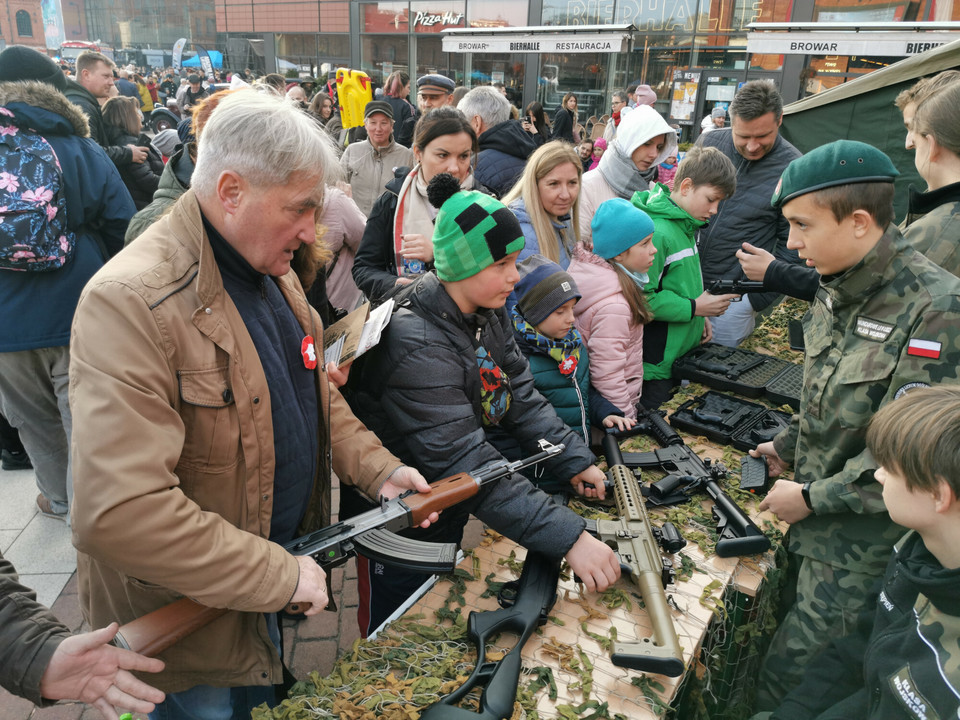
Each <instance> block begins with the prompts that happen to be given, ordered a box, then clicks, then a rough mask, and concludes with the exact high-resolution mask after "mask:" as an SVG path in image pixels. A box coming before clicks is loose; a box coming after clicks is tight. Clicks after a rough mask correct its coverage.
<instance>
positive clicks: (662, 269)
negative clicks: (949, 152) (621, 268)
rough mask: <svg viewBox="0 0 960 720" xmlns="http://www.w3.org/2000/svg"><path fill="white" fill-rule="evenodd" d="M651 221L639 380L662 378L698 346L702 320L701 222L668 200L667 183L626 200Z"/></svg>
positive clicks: (670, 372) (701, 332)
mask: <svg viewBox="0 0 960 720" xmlns="http://www.w3.org/2000/svg"><path fill="white" fill-rule="evenodd" d="M631 202H633V204H634V205H636V206H637V207H638V208H640V209H641V210H643V211H644V212H645V213H647V215H649V216H650V219H651V220H653V227H654V231H653V244H654V246H655V247H656V248H657V254H656V255H654V257H653V265H652V266H651V268H650V270H648V271H647V272H648V274H649V276H650V281H649V282H648V283H647V285H646V287H645V288H644V292H645V293H646V296H647V303H648V304H649V305H650V310H651V311H652V312H653V317H654V319H653V321H652V322H649V323H647V324H646V325H644V327H643V378H644V380H666V379H669V378H670V377H671V376H672V368H673V361H674V360H676V359H677V358H678V357H680V356H681V355H683V354H684V353H686V352H689V351H690V350H691V349H693V348H695V347H696V346H697V345H699V344H700V338H701V337H702V336H703V318H702V317H696V316H694V314H693V313H694V309H695V301H696V299H697V298H698V297H700V295H701V294H702V293H703V278H702V276H701V275H700V256H699V254H698V253H697V241H696V232H697V230H699V229H700V228H702V227H703V226H704V225H706V223H705V222H702V221H700V220H695V219H694V218H692V217H691V216H690V215H689V214H688V213H687V211H686V210H684V209H683V208H681V207H679V206H678V205H677V204H676V203H675V202H674V201H673V200H671V199H670V190H669V189H668V188H667V186H666V185H662V184H660V183H657V185H655V186H654V188H653V189H652V190H645V191H643V192H637V193H634V195H633V198H632V200H631Z"/></svg>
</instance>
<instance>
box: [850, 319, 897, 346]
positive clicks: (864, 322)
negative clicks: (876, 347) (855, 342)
mask: <svg viewBox="0 0 960 720" xmlns="http://www.w3.org/2000/svg"><path fill="white" fill-rule="evenodd" d="M893 328H894V326H893V325H891V324H890V323H884V322H880V321H879V320H871V319H870V318H868V317H863V316H862V315H860V316H858V317H857V327H856V328H854V331H853V334H854V335H856V336H857V337H861V338H863V339H864V340H876V341H877V342H884V341H885V340H886V339H887V338H888V337H890V333H892V332H893Z"/></svg>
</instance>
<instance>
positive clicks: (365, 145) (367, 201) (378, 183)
mask: <svg viewBox="0 0 960 720" xmlns="http://www.w3.org/2000/svg"><path fill="white" fill-rule="evenodd" d="M415 164H416V160H415V158H414V157H413V150H411V149H410V148H405V147H404V146H403V145H398V144H397V143H395V142H394V141H393V139H392V138H391V140H390V144H389V145H387V146H386V147H384V148H380V149H377V148H375V147H374V146H373V145H371V144H370V141H369V140H364V141H363V142H358V143H351V144H350V145H347V149H346V150H344V151H343V156H342V157H341V158H340V167H341V168H342V169H343V174H344V178H345V179H346V181H347V182H348V183H350V188H351V189H352V190H353V201H354V202H355V203H356V204H357V207H358V208H360V211H361V212H362V213H363V214H364V215H365V216H366V217H370V211H371V210H373V204H374V203H375V202H376V201H377V198H379V197H380V196H381V195H383V191H384V188H385V187H386V185H387V183H388V182H390V181H391V180H393V171H394V169H395V168H398V167H408V168H412V167H413V166H414V165H415Z"/></svg>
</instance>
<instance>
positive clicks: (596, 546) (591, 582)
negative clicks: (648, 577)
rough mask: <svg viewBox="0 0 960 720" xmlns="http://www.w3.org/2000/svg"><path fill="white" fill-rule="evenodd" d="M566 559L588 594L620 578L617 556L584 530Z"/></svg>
mask: <svg viewBox="0 0 960 720" xmlns="http://www.w3.org/2000/svg"><path fill="white" fill-rule="evenodd" d="M602 474H603V473H601V475H602ZM566 558H567V562H568V563H570V567H571V568H572V569H573V572H574V573H575V574H576V575H577V577H579V578H580V580H581V581H582V582H583V584H584V585H586V587H587V590H589V591H590V592H603V591H604V590H606V589H607V588H608V587H610V585H612V584H613V583H615V582H616V581H617V578H619V577H620V561H619V560H618V559H617V554H616V553H615V552H613V550H611V549H610V548H609V547H607V544H606V543H604V542H603V541H601V540H597V539H596V538H595V537H593V535H590V534H589V533H588V532H587V531H586V530H584V531H583V532H582V533H581V534H580V537H579V538H577V541H576V542H575V543H574V544H573V547H572V548H570V551H569V552H568V553H567V554H566Z"/></svg>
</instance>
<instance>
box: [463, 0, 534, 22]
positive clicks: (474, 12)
mask: <svg viewBox="0 0 960 720" xmlns="http://www.w3.org/2000/svg"><path fill="white" fill-rule="evenodd" d="M527 12H528V7H527V2H526V0H470V2H469V3H468V4H467V27H472V28H497V27H525V26H526V25H527Z"/></svg>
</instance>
